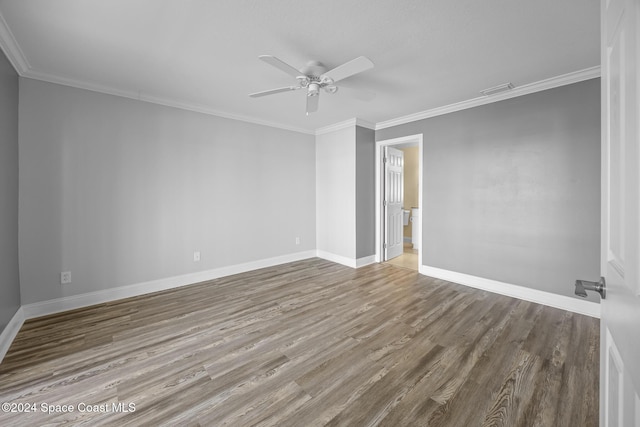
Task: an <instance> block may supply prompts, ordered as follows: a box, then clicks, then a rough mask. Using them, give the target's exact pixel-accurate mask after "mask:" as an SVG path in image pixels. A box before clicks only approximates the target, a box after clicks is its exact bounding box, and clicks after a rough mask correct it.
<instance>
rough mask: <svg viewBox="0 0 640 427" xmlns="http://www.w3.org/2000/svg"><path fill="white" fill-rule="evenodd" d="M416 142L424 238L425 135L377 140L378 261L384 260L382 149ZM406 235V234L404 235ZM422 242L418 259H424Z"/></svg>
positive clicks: (376, 237)
mask: <svg viewBox="0 0 640 427" xmlns="http://www.w3.org/2000/svg"><path fill="white" fill-rule="evenodd" d="M410 143H414V144H416V145H418V157H419V159H418V207H419V208H420V221H419V222H418V236H420V239H421V240H422V219H423V217H424V209H422V193H423V191H422V189H423V188H424V187H423V185H424V177H423V167H422V163H423V161H424V144H423V135H422V134H421V133H418V134H415V135H407V136H401V137H399V138H392V139H385V140H383V141H376V156H375V162H376V167H375V172H376V173H375V180H376V182H375V192H376V194H375V206H376V231H375V245H376V253H375V259H376V262H381V261H384V250H383V248H382V245H383V243H384V239H383V236H382V224H383V223H382V210H383V209H382V208H383V207H382V198H381V197H380V196H381V191H382V168H383V164H382V155H381V154H382V149H383V147H388V146H391V145H400V144H410ZM415 225H416V223H415V222H414V223H413V227H415ZM403 237H404V236H403ZM422 248H423V245H422V242H420V245H419V246H418V259H419V260H422Z"/></svg>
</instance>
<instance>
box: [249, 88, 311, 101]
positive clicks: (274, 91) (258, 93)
mask: <svg viewBox="0 0 640 427" xmlns="http://www.w3.org/2000/svg"><path fill="white" fill-rule="evenodd" d="M298 89H302V88H301V87H300V86H287V87H281V88H278V89H271V90H263V91H262V92H256V93H251V94H249V96H250V97H252V98H259V97H261V96H266V95H272V94H274V93H280V92H289V91H291V90H298Z"/></svg>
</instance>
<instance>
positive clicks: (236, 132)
mask: <svg viewBox="0 0 640 427" xmlns="http://www.w3.org/2000/svg"><path fill="white" fill-rule="evenodd" d="M3 158H4V157H3ZM14 169H15V165H14ZM313 188H315V147H314V137H313V136H311V135H305V134H301V133H296V132H290V131H285V130H278V129H274V128H269V127H265V126H259V125H253V124H248V123H245V122H240V121H235V120H229V119H224V118H219V117H214V116H208V115H204V114H199V113H194V112H190V111H184V110H179V109H174V108H170V107H164V106H159V105H154V104H149V103H144V102H139V101H135V100H131V99H126V98H120V97H116V96H110V95H104V94H99V93H95V92H90V91H86V90H82V89H76V88H70V87H66V86H60V85H55V84H51V83H45V82H40V81H35V80H30V79H22V80H21V86H20V273H21V291H22V302H23V304H28V303H33V302H37V301H44V300H50V299H53V298H58V297H62V296H68V295H76V294H82V293H86V292H91V291H97V290H103V289H108V288H112V287H118V286H123V285H129V284H135V283H140V282H144V281H149V280H154V279H160V278H167V277H171V276H176V275H182V274H187V273H192V272H197V271H205V270H209V269H214V268H217V267H223V266H229V265H234V264H239V263H245V262H250V261H254V260H260V259H265V258H270V257H275V256H279V255H285V254H291V253H295V252H300V251H306V250H313V249H315V248H316V241H315V234H316V233H315V223H316V220H315V195H314V192H313ZM296 237H300V239H301V244H300V245H296V244H295V238H296ZM194 251H200V252H201V257H202V260H201V261H200V262H198V263H195V262H193V252H194ZM66 270H70V271H71V272H72V279H73V282H72V283H71V284H70V285H64V286H62V285H60V276H59V274H60V272H61V271H66ZM256 285H258V284H256Z"/></svg>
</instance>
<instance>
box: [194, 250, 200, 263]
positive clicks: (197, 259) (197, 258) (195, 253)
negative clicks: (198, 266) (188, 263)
mask: <svg viewBox="0 0 640 427" xmlns="http://www.w3.org/2000/svg"><path fill="white" fill-rule="evenodd" d="M198 261H200V251H196V252H194V253H193V262H198Z"/></svg>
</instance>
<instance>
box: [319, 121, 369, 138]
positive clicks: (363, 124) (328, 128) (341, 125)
mask: <svg viewBox="0 0 640 427" xmlns="http://www.w3.org/2000/svg"><path fill="white" fill-rule="evenodd" d="M355 126H360V127H363V128H367V129H371V130H375V128H376V125H375V123H371V122H368V121H366V120H363V119H358V118H353V119H349V120H345V121H343V122H338V123H334V124H332V125H329V126H324V127H321V128H318V129H316V131H315V135H316V136H318V135H324V134H325V133H331V132H335V131H337V130H341V129H348V128H350V127H355Z"/></svg>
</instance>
